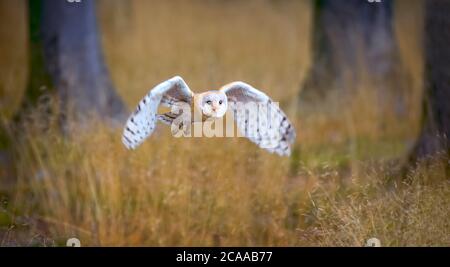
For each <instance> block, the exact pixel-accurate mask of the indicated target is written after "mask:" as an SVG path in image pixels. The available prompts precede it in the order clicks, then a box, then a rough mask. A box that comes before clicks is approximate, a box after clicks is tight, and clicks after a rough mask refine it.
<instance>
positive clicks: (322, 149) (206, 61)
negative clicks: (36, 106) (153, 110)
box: [0, 0, 450, 246]
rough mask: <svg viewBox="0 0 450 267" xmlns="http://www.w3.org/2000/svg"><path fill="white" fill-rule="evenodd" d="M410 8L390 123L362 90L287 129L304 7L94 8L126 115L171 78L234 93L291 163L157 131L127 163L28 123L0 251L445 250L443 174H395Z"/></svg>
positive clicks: (304, 47) (125, 154)
mask: <svg viewBox="0 0 450 267" xmlns="http://www.w3.org/2000/svg"><path fill="white" fill-rule="evenodd" d="M406 2H407V3H406ZM414 3H415V5H411V2H410V1H399V2H398V5H399V6H400V7H402V8H399V9H397V10H398V12H397V13H399V15H398V16H397V18H398V19H397V21H396V29H397V32H398V34H399V36H398V37H399V40H400V43H401V44H402V45H401V46H400V47H401V54H402V55H403V56H402V57H403V58H404V60H405V61H407V62H408V63H409V64H413V65H414V66H415V67H410V68H409V70H408V71H409V72H410V74H411V77H414V82H413V83H412V86H411V88H410V92H408V94H407V95H408V105H407V115H406V116H404V117H401V118H399V117H398V116H397V115H396V114H395V111H394V110H383V111H381V110H380V109H379V106H378V104H377V103H376V102H375V101H373V99H374V96H373V90H369V88H370V86H371V85H370V84H360V85H357V86H355V87H357V90H356V93H355V94H354V95H353V96H352V98H351V99H341V96H339V95H334V96H333V95H332V96H330V97H329V99H327V100H324V102H323V105H320V106H319V107H317V108H316V109H314V110H310V111H308V112H307V113H303V114H301V116H296V115H297V114H298V113H297V112H296V110H297V107H296V102H295V100H293V99H295V97H296V96H297V94H298V89H299V85H300V83H301V81H302V80H303V77H304V75H305V73H306V70H307V68H308V65H309V64H310V63H309V49H310V48H309V36H310V17H311V11H310V5H309V2H308V1H245V2H239V4H237V2H235V1H189V2H187V1H170V2H169V1H143V0H142V1H118V0H115V1H110V0H108V1H100V9H99V18H100V21H101V27H102V30H103V33H104V34H103V36H102V38H103V45H104V48H105V55H106V59H107V61H108V65H109V66H110V70H111V74H112V77H113V80H114V82H115V84H116V85H117V88H118V90H119V92H120V94H121V95H122V97H123V99H124V100H125V101H126V103H127V104H128V105H129V106H130V108H132V107H133V106H134V105H135V104H136V103H137V101H138V100H139V99H140V98H141V97H142V96H143V95H144V94H145V93H146V92H147V90H148V89H150V88H151V87H152V86H153V85H155V84H157V83H159V82H160V81H162V80H164V79H166V78H168V77H171V76H173V75H175V74H178V75H181V76H183V77H184V78H185V80H186V81H187V82H188V83H189V85H190V86H191V88H192V89H193V90H194V91H202V90H206V89H212V88H217V87H219V86H220V85H222V84H224V83H227V82H230V81H232V80H238V79H240V80H244V81H247V82H249V83H251V84H254V85H255V86H256V87H258V88H261V89H264V90H265V91H267V93H268V94H269V95H271V96H272V97H273V98H274V99H275V100H277V101H280V102H281V106H282V107H283V109H285V110H286V111H287V113H288V114H289V116H290V117H292V118H293V121H294V124H295V126H296V128H297V132H298V137H297V143H298V144H300V146H299V154H296V155H295V156H294V157H293V158H280V157H277V156H275V155H271V154H268V153H267V152H265V151H262V150H260V149H258V148H257V147H256V146H254V145H253V144H251V143H250V142H249V141H247V140H245V139H243V138H236V139H232V138H215V139H214V138H184V139H178V138H173V137H172V136H171V135H170V131H169V129H167V128H165V127H159V128H158V129H157V132H156V133H155V134H154V135H153V136H152V137H151V138H149V139H148V140H147V141H146V142H145V143H144V144H143V145H142V147H140V148H139V149H138V150H136V151H133V152H131V151H127V150H126V149H125V148H124V147H123V145H122V144H121V142H120V135H121V130H120V129H110V128H108V127H106V126H105V125H103V123H102V122H101V121H99V120H96V119H95V118H93V121H92V123H91V124H90V125H89V127H86V126H84V127H80V126H78V125H71V128H70V131H69V132H70V135H69V136H67V135H62V134H61V133H60V131H59V129H58V127H57V126H55V125H54V123H50V125H44V126H45V127H43V120H42V118H41V117H40V113H39V112H35V113H34V114H33V115H32V116H31V118H30V121H29V122H28V125H27V126H26V127H25V128H24V129H23V131H22V132H21V135H20V136H14V138H12V141H11V142H12V147H13V148H14V149H13V151H14V157H13V159H14V160H13V168H14V170H15V175H14V177H12V178H13V180H14V181H15V182H14V186H13V187H12V189H9V190H2V193H1V194H2V197H3V198H4V199H5V200H7V202H4V203H2V206H1V209H0V227H1V228H0V234H1V235H0V242H1V243H0V244H1V245H64V243H65V241H66V239H67V238H69V237H73V236H76V237H78V238H79V239H80V240H81V243H82V245H106V246H117V245H126V246H136V245H147V246H167V245H172V246H214V245H222V246H232V245H238V246H250V245H254V246H264V245H266V246H316V245H317V246H333V245H334V246H362V245H364V243H365V241H366V240H367V239H368V238H370V237H377V238H379V239H380V240H381V242H382V245H390V246H413V245H421V246H425V245H446V246H448V245H450V226H449V221H448V217H449V210H450V187H449V181H448V177H446V174H445V171H444V167H445V166H442V163H439V162H440V161H436V163H435V164H431V165H424V166H421V167H419V168H418V169H417V170H415V171H414V172H412V173H411V174H410V175H411V177H412V178H413V179H412V181H413V182H412V183H411V184H403V183H401V182H399V181H398V180H396V178H397V177H396V176H395V172H394V171H393V167H392V166H393V165H394V164H392V162H393V160H395V159H397V158H401V157H402V156H403V155H405V153H406V152H407V151H408V148H409V146H410V145H411V144H412V142H413V141H414V139H415V136H416V132H417V128H418V114H419V113H420V109H419V104H418V103H419V99H420V92H421V91H420V88H421V83H422V80H421V74H420V72H421V71H422V70H421V68H420V67H417V66H421V65H422V59H421V56H420V55H421V53H420V46H419V45H418V43H420V31H419V26H418V25H419V24H418V23H419V22H418V20H417V19H416V18H417V16H420V1H415V2H414ZM402 5H403V6H402ZM402 12H403V13H402ZM405 12H408V14H409V13H411V12H413V13H414V12H416V13H414V14H417V16H412V15H405V14H406V13H405ZM406 43H411V44H410V45H405V44H406ZM5 49H10V48H5ZM2 70H3V69H2ZM5 73H6V72H5ZM11 79H12V80H15V79H13V78H12V76H11ZM2 82H3V81H2ZM17 84H18V87H20V82H19V81H17ZM18 91H20V90H18ZM18 95H19V94H18ZM11 106H12V105H11ZM8 108H9V109H13V107H8ZM3 117H4V118H3V120H2V121H7V119H5V118H6V116H3ZM44 121H49V118H48V117H47V118H45V120H44ZM50 121H51V122H54V121H55V120H51V119H50ZM4 124H7V123H6V122H5V123H4ZM43 128H45V130H43ZM294 166H295V168H294ZM2 180H3V181H4V180H6V179H3V178H2ZM395 181H396V182H395ZM0 184H2V183H0ZM2 188H3V187H2Z"/></svg>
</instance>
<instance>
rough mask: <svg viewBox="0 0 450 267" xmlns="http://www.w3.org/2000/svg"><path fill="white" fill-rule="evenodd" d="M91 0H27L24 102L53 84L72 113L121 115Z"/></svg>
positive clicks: (31, 101)
mask: <svg viewBox="0 0 450 267" xmlns="http://www.w3.org/2000/svg"><path fill="white" fill-rule="evenodd" d="M95 12H96V11H95V2H94V1H93V0H83V1H81V2H69V1H62V0H29V17H30V43H31V45H30V78H29V85H28V88H27V91H26V94H25V103H26V104H27V105H30V104H31V105H34V104H36V102H37V101H38V99H39V97H40V96H41V95H42V93H43V92H44V90H42V89H43V88H50V89H51V88H55V89H56V92H57V94H58V96H59V99H60V100H61V103H62V105H63V108H64V110H65V111H67V109H68V107H70V109H71V111H73V114H74V115H76V117H77V118H84V117H85V116H87V115H88V114H91V113H96V114H98V115H100V116H101V117H103V118H113V119H123V118H124V115H125V106H124V104H123V102H122V101H121V99H120V97H119V96H118V94H117V93H116V91H115V89H114V86H113V84H112V82H111V79H110V77H109V73H108V70H107V68H106V65H105V62H104V59H103V55H102V50H101V44H100V38H99V34H98V29H97V21H96V13H95Z"/></svg>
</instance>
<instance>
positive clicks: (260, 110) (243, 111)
mask: <svg viewBox="0 0 450 267" xmlns="http://www.w3.org/2000/svg"><path fill="white" fill-rule="evenodd" d="M220 90H221V91H222V92H224V93H225V94H226V95H227V98H228V105H229V108H230V109H231V111H232V112H233V113H234V119H235V121H236V124H237V126H238V129H239V131H240V133H241V134H242V135H244V136H245V137H247V138H248V139H250V140H251V141H252V142H253V143H255V144H257V145H258V146H259V147H261V148H264V149H266V150H268V151H269V152H271V153H277V154H278V155H280V156H289V155H290V154H291V145H292V143H294V141H295V130H294V127H293V126H292V124H291V122H290V121H289V119H288V118H287V116H286V114H284V112H283V111H282V110H281V109H280V108H279V106H278V105H277V104H276V103H274V102H273V101H272V100H271V99H270V97H268V96H267V95H266V94H265V93H263V92H261V91H259V90H258V89H255V88H254V87H253V86H251V85H249V84H246V83H244V82H232V83H230V84H227V85H225V86H223V87H222V88H221V89H220Z"/></svg>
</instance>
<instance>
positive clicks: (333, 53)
mask: <svg viewBox="0 0 450 267" xmlns="http://www.w3.org/2000/svg"><path fill="white" fill-rule="evenodd" d="M313 3H314V6H313V8H314V21H313V29H312V31H313V44H312V49H313V52H312V53H313V58H312V66H311V68H310V71H309V74H308V76H307V78H306V80H305V82H304V84H303V88H301V89H302V90H301V99H306V100H314V99H316V98H318V99H321V98H322V97H323V96H324V95H326V93H328V91H330V90H333V89H337V90H348V89H351V87H352V86H355V85H356V84H358V82H360V80H361V79H362V78H363V77H362V75H366V76H367V75H368V76H370V77H364V78H370V82H372V83H374V84H375V85H376V86H377V87H386V82H387V81H389V82H390V81H393V80H394V79H389V78H390V77H392V75H395V73H396V67H397V66H398V65H397V64H398V61H399V58H398V53H397V43H396V40H395V35H394V31H393V25H392V18H393V1H391V0H383V1H382V2H380V3H377V2H373V3H371V2H368V1H365V0H314V1H313ZM387 87H389V86H387Z"/></svg>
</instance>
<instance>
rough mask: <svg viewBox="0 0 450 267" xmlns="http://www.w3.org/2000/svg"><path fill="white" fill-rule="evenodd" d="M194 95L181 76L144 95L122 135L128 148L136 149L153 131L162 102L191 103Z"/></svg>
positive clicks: (171, 103) (169, 103)
mask: <svg viewBox="0 0 450 267" xmlns="http://www.w3.org/2000/svg"><path fill="white" fill-rule="evenodd" d="M193 95H194V93H193V92H192V91H191V90H190V89H189V87H188V86H187V84H186V83H185V82H184V80H183V79H182V78H181V77H179V76H175V77H173V78H171V79H169V80H167V81H164V82H162V83H160V84H158V85H157V86H155V87H154V88H153V89H151V90H150V92H149V93H148V94H147V95H146V96H144V98H143V99H142V100H141V101H140V102H139V104H138V106H137V107H136V110H135V111H134V112H133V113H132V114H131V116H130V117H129V118H128V121H127V123H126V124H125V127H124V130H123V135H122V142H123V144H124V145H125V146H126V147H127V148H128V149H135V148H136V147H137V146H139V145H140V144H141V143H142V142H143V141H144V140H145V139H146V138H147V137H148V136H150V135H151V134H152V133H153V131H154V130H155V127H156V121H157V112H158V107H159V105H160V104H162V105H165V106H169V107H170V106H171V105H173V104H174V103H175V102H185V103H189V104H190V103H191V101H192V97H193Z"/></svg>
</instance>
